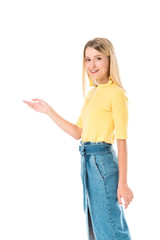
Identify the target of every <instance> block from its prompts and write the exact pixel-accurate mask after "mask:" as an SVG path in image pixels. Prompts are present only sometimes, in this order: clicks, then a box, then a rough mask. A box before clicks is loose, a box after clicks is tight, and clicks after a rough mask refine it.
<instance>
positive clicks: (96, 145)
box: [23, 38, 133, 240]
mask: <svg viewBox="0 0 160 240" xmlns="http://www.w3.org/2000/svg"><path fill="white" fill-rule="evenodd" d="M86 73H87V75H88V78H89V81H90V83H91V85H90V86H92V88H91V89H90V91H89V92H88V93H87V95H86V96H85V98H84V104H83V106H82V109H81V112H80V116H79V118H78V120H77V122H76V123H75V124H73V123H71V122H69V121H67V120H65V119H64V118H62V117H61V116H60V115H59V114H58V113H56V112H55V111H54V109H53V108H52V107H51V106H50V105H49V104H48V103H47V102H45V101H44V100H42V99H39V98H34V99H32V100H33V101H23V102H24V103H26V104H27V105H28V106H29V107H31V108H32V109H34V110H35V111H38V112H41V113H45V114H47V115H48V116H49V117H50V118H51V119H52V120H53V121H54V122H55V123H56V124H57V126H59V127H60V128H61V129H62V130H63V131H64V132H66V133H67V134H69V135H70V136H72V137H73V138H75V139H77V140H79V139H80V138H81V141H80V145H79V151H80V154H81V179H82V185H83V208H84V211H85V213H86V223H87V232H88V239H89V240H111V239H112V240H131V236H130V231H129V227H128V225H127V221H126V219H125V215H124V211H123V208H122V206H121V205H122V200H121V198H123V200H124V202H125V208H127V207H128V205H129V203H130V202H131V201H132V199H133V192H132V191H131V189H130V188H129V187H128V184H127V144H126V139H127V138H128V135H127V126H128V98H127V96H126V94H125V90H124V89H123V87H122V83H121V81H120V77H119V70H118V64H117V60H116V56H115V52H114V48H113V46H112V44H111V42H110V41H109V40H107V39H105V38H95V39H93V40H90V41H88V42H87V43H86V45H85V47H84V55H83V78H82V85H83V93H84V90H85V89H84V81H85V77H84V76H85V75H86ZM115 138H116V139H117V145H118V156H117V154H116V152H115V150H114V148H113V143H114V141H115Z"/></svg>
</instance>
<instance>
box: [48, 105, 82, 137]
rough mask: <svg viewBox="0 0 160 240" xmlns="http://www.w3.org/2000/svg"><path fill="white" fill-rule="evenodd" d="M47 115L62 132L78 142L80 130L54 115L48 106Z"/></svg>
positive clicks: (56, 114)
mask: <svg viewBox="0 0 160 240" xmlns="http://www.w3.org/2000/svg"><path fill="white" fill-rule="evenodd" d="M47 115H48V116H49V117H50V118H51V119H52V120H53V121H54V122H55V123H56V124H57V126H58V127H60V128H61V129H62V130H63V131H64V132H66V133H68V134H69V135H71V136H72V137H74V138H75V139H77V140H79V139H80V138H81V133H82V130H83V129H82V128H79V127H78V126H76V125H74V124H73V123H71V122H68V121H67V120H65V119H64V118H62V117H61V116H60V115H59V114H58V113H56V112H55V111H54V110H53V108H51V107H50V106H49V108H48V111H47Z"/></svg>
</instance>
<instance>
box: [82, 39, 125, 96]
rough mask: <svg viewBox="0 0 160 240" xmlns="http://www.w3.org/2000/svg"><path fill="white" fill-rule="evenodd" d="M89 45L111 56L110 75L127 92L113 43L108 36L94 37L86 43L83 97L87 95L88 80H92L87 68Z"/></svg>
mask: <svg viewBox="0 0 160 240" xmlns="http://www.w3.org/2000/svg"><path fill="white" fill-rule="evenodd" d="M87 47H92V48H94V49H96V50H97V51H99V52H101V53H102V54H105V55H106V56H107V57H109V58H110V67H109V76H110V77H111V79H112V81H113V82H115V83H116V84H117V85H119V86H120V87H121V88H122V89H123V90H124V91H125V92H126V90H125V89H124V88H123V85H122V82H121V79H120V72H119V67H118V63H117V58H116V53H115V50H114V47H113V45H112V43H111V42H110V41H109V40H108V39H106V38H94V39H92V40H89V41H88V42H87V43H86V44H85V46H84V50H83V69H82V89H83V97H85V95H86V84H87V81H89V80H91V78H90V77H89V76H88V73H87V72H86V70H85V51H86V48H87Z"/></svg>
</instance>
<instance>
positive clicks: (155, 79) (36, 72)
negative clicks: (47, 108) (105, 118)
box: [0, 0, 160, 240]
mask: <svg viewBox="0 0 160 240" xmlns="http://www.w3.org/2000/svg"><path fill="white" fill-rule="evenodd" d="M159 21H160V17H159V8H158V1H153V0H152V1H128V0H121V1H118V0H117V1H115V0H112V1H106V0H105V1H104V0H99V1H95V0H92V1H90V0H88V1H79V2H78V1H73V0H68V1H64V0H63V1H48V0H45V1H40V0H39V1H36V0H27V1H18V0H15V1H8V0H1V2H0V114H1V117H0V141H1V142H0V149H1V150H0V239H1V240H12V239H16V240H22V239H23V240H28V239H30V240H36V239H37V240H46V239H47V240H51V239H57V240H59V239H74V240H75V239H77V240H82V239H83V240H86V239H87V233H86V225H85V224H86V223H85V215H84V212H83V190H82V184H81V179H80V153H79V150H78V146H79V141H76V140H75V139H74V138H72V137H71V136H70V135H68V134H65V132H64V131H62V130H61V129H60V128H58V126H57V125H56V124H55V123H54V122H53V121H52V120H51V119H49V118H48V117H47V116H46V115H45V114H41V113H37V112H35V111H33V110H32V109H30V108H29V107H28V106H27V105H25V104H24V103H23V102H22V100H31V99H32V98H36V97H38V98H42V99H44V100H45V101H47V102H48V103H49V104H50V105H51V106H52V107H53V109H54V110H55V111H57V113H58V114H59V115H61V116H62V117H63V118H65V119H66V120H68V121H70V122H72V123H75V122H76V121H77V119H78V117H79V114H80V108H81V106H82V102H83V94H82V83H81V82H82V53H83V47H84V45H85V43H86V42H87V41H88V40H90V39H92V38H95V37H105V38H108V39H109V40H110V41H111V42H112V43H113V45H114V47H115V50H116V54H117V59H118V63H119V68H120V72H121V77H122V83H123V85H124V87H125V89H126V90H127V92H128V95H127V96H128V99H129V125H128V142H127V143H128V185H129V187H130V188H131V189H132V191H133V193H134V199H133V201H132V202H131V204H130V205H129V207H128V208H127V209H125V210H124V211H125V215H126V219H127V222H128V225H129V228H130V232H131V235H132V239H133V240H142V239H160V233H159V214H160V207H159V181H160V174H159V161H160V157H159V141H158V137H159V133H160V128H159V122H160V117H159V103H160V96H159V80H160V74H159V54H160V47H159V42H160V35H158V32H159ZM114 145H115V148H116V144H114ZM157 218H158V219H157ZM156 219H157V220H156Z"/></svg>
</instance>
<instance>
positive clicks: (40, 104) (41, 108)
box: [23, 98, 49, 113]
mask: <svg viewBox="0 0 160 240" xmlns="http://www.w3.org/2000/svg"><path fill="white" fill-rule="evenodd" d="M32 101H35V102H31V101H25V100H23V102H24V103H26V104H27V105H28V106H29V107H31V108H32V109H34V110H35V111H36V112H41V113H47V111H48V109H49V105H48V103H46V102H45V101H44V100H42V99H40V98H34V99H32Z"/></svg>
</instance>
